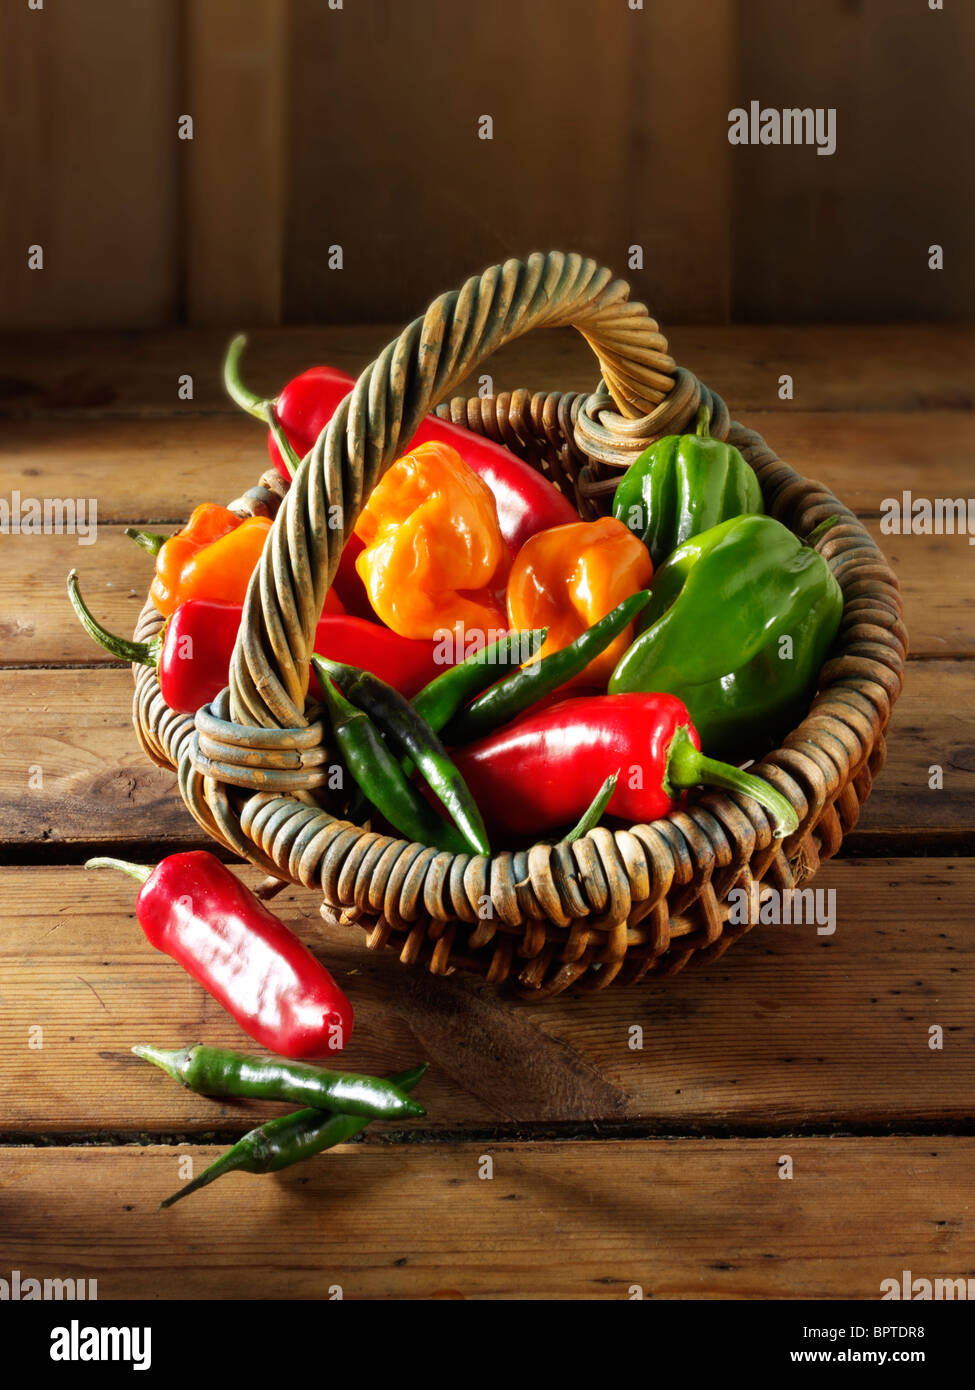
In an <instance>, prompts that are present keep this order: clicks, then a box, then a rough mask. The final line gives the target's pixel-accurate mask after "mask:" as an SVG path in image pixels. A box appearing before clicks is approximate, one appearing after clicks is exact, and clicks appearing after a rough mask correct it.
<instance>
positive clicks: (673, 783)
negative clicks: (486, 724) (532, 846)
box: [452, 694, 798, 839]
mask: <svg viewBox="0 0 975 1390" xmlns="http://www.w3.org/2000/svg"><path fill="white" fill-rule="evenodd" d="M700 747H701V741H700V739H699V737H698V734H697V730H696V729H695V728H694V725H693V724H692V723H691V719H690V715H689V714H688V713H687V709H686V707H685V706H684V705H683V704H682V703H681V701H680V700H678V699H677V698H676V697H675V696H673V695H660V694H632V695H631V694H628V695H589V696H584V697H582V698H581V699H575V700H563V701H562V702H561V703H560V704H556V705H552V706H550V707H549V708H548V709H543V710H541V711H538V712H536V713H534V714H529V715H526V716H524V717H523V718H520V719H517V720H515V721H514V722H513V723H511V724H508V725H507V726H505V727H504V728H502V729H499V730H497V731H496V732H495V733H492V734H489V735H487V737H485V738H482V739H480V740H478V741H477V742H476V743H472V744H470V745H469V746H468V747H467V748H463V749H461V750H459V751H457V752H454V753H453V754H452V756H453V759H454V762H455V763H456V765H457V767H458V768H459V769H460V773H461V776H462V777H463V778H464V781H465V782H466V783H467V785H468V787H469V788H470V790H471V791H472V792H473V794H474V799H475V800H476V802H477V804H478V806H479V807H480V809H481V811H482V813H483V815H484V819H485V821H486V822H487V825H488V828H489V829H492V830H493V831H494V832H496V833H497V835H498V838H499V839H503V836H504V835H505V834H507V835H508V836H509V837H510V836H520V835H533V836H536V837H537V836H538V835H539V834H544V833H545V832H546V831H549V830H554V829H557V828H558V827H559V826H563V825H568V824H571V822H572V821H574V820H575V819H577V817H578V816H580V815H581V814H582V812H583V811H584V810H585V809H586V807H587V806H588V805H589V803H590V801H591V800H592V797H593V794H594V793H595V792H596V791H597V789H598V788H599V787H600V786H601V785H602V784H603V782H604V781H605V780H606V778H607V777H610V776H612V774H613V773H617V772H618V773H619V779H618V781H617V784H616V790H615V791H614V793H613V796H612V799H611V801H610V802H609V805H608V807H607V811H608V814H610V815H613V816H619V817H621V818H622V819H624V820H626V821H630V822H642V821H653V820H656V819H657V818H658V817H660V816H666V815H668V814H669V812H671V811H673V810H676V809H677V807H678V806H679V805H680V803H681V801H682V800H683V791H684V789H685V788H688V787H694V786H700V785H702V784H703V785H710V786H718V787H723V788H725V789H726V790H730V791H738V792H743V793H745V795H747V796H751V797H753V798H754V799H755V800H756V801H758V802H760V803H761V805H763V806H764V807H765V808H766V810H767V811H768V812H769V814H770V817H771V819H772V820H773V822H774V825H775V833H776V835H778V836H782V835H787V834H791V833H792V832H793V831H794V830H795V829H796V826H797V824H798V821H797V817H796V814H795V811H794V810H793V808H792V806H791V805H790V804H789V802H788V801H787V800H786V799H785V797H783V796H782V795H781V793H779V792H777V791H776V790H775V789H774V787H771V786H770V785H769V784H768V782H765V781H763V780H762V779H761V778H759V777H756V776H754V775H753V774H751V773H748V772H743V771H742V770H741V768H737V767H732V766H731V765H730V764H728V763H719V762H716V761H715V760H714V759H713V758H707V757H705V756H704V754H702V753H701V751H700Z"/></svg>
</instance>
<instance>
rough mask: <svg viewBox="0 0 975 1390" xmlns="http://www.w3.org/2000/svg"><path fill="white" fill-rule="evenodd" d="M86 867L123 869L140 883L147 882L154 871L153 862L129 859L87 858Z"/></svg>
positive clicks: (123, 871) (124, 872)
mask: <svg viewBox="0 0 975 1390" xmlns="http://www.w3.org/2000/svg"><path fill="white" fill-rule="evenodd" d="M85 868H86V869H121V871H122V873H123V874H128V875H129V877H130V878H134V879H138V881H139V883H145V881H146V879H147V878H148V877H149V875H150V874H151V873H152V871H153V870H152V865H151V864H130V863H129V861H128V860H127V859H106V858H98V859H87V860H86V861H85Z"/></svg>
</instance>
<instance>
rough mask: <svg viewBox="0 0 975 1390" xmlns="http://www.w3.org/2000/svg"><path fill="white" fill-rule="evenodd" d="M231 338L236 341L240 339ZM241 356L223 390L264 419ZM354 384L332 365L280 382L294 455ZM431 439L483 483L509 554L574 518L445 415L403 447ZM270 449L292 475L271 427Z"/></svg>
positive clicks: (280, 415) (523, 468) (519, 466)
mask: <svg viewBox="0 0 975 1390" xmlns="http://www.w3.org/2000/svg"><path fill="white" fill-rule="evenodd" d="M234 341H235V343H236V342H237V341H238V340H236V339H235V340H234ZM242 345H243V344H242V343H241V344H240V346H242ZM231 346H232V347H233V346H234V345H233V344H232V345H231ZM239 358H240V352H239V349H238V350H237V352H236V355H235V357H234V360H233V362H232V363H231V364H230V374H229V376H228V366H227V363H225V365H224V380H225V381H226V382H227V389H228V390H229V391H230V393H231V395H232V396H233V398H234V399H235V400H236V401H237V403H238V404H239V405H243V408H244V409H245V410H248V411H249V413H250V414H252V415H256V416H257V418H258V419H261V420H267V419H268V418H269V417H268V414H267V411H266V407H267V406H274V405H275V403H274V402H270V401H262V400H261V399H260V397H258V396H255V395H254V393H253V392H251V391H248V390H247V388H246V387H245V386H244V385H243V383H242V382H241V380H240V374H239ZM229 360H230V359H229V353H228V362H229ZM354 385H355V380H354V378H353V377H351V376H346V374H345V373H344V372H339V371H336V369H335V368H334V367H311V368H309V370H308V371H306V372H302V373H301V375H300V376H297V377H295V378H294V380H293V381H289V382H288V384H287V386H285V387H284V389H283V390H282V392H281V394H280V395H279V396H278V398H277V402H276V409H275V412H274V414H275V418H276V420H277V421H278V422H279V423H280V427H281V428H282V429H283V431H284V433H285V435H286V436H287V438H288V441H289V442H290V445H291V446H292V447H293V450H294V453H295V454H296V456H297V457H299V458H303V457H304V456H305V454H307V453H308V452H309V450H310V449H311V448H312V447H313V445H314V443H315V440H316V439H317V438H318V436H319V435H320V434H321V432H322V430H323V429H324V428H325V426H326V425H327V424H328V422H329V420H331V418H332V416H333V415H334V413H335V410H336V407H337V406H338V405H339V403H340V402H341V401H342V400H343V399H344V398H345V396H347V395H348V393H349V392H350V391H351V390H352V387H353V386H354ZM431 441H437V442H440V443H444V444H450V445H452V446H453V448H455V449H456V450H457V452H458V453H459V454H460V456H461V458H462V459H463V460H464V462H465V463H466V464H467V465H468V467H470V468H473V470H474V472H475V473H477V474H478V475H479V476H480V477H481V478H483V479H484V481H485V482H486V483H487V485H488V487H489V488H490V489H491V491H492V492H493V494H494V498H495V502H496V504H497V509H498V523H499V525H500V527H501V534H502V536H503V537H504V539H505V540H506V541H507V543H508V546H509V548H510V550H511V552H512V554H517V553H518V551H519V550H520V549H521V547H522V546H523V545H524V543H525V541H526V540H527V539H528V537H529V536H533V535H534V534H535V532H536V531H545V530H547V529H548V528H549V527H551V526H562V525H565V524H566V523H567V522H570V521H578V519H579V518H578V513H577V512H576V510H575V508H574V507H573V506H572V504H571V502H570V501H569V500H568V498H567V497H565V496H564V495H563V494H562V493H561V492H559V490H558V488H556V487H555V486H554V485H553V484H552V483H550V482H549V480H548V479H547V478H546V477H544V476H543V475H542V474H541V473H539V472H538V471H537V470H536V469H534V468H532V466H531V465H530V464H528V463H525V462H524V460H523V459H520V458H518V457H517V455H516V454H513V453H511V451H510V450H508V449H505V448H504V447H503V446H502V445H500V444H495V443H494V441H493V440H490V439H485V438H484V437H483V436H481V435H478V434H475V433H474V432H473V431H471V430H465V429H462V428H461V427H460V426H459V425H452V424H451V423H450V422H449V421H447V420H439V419H438V418H437V417H436V416H435V415H428V416H427V417H426V418H425V419H424V420H423V421H422V422H421V424H420V427H419V429H418V430H417V432H416V434H415V435H414V436H413V438H412V439H411V440H410V441H409V443H408V444H407V445H406V447H405V448H404V450H403V452H404V454H409V453H412V452H413V450H414V449H416V448H418V446H419V445H421V444H427V443H429V442H431ZM268 453H269V454H270V456H271V462H272V463H273V464H274V466H275V467H276V468H277V469H278V471H279V472H280V473H282V474H283V475H284V477H286V478H290V477H291V474H292V472H293V468H289V466H288V463H287V462H286V461H285V460H284V459H283V458H282V455H281V451H280V449H279V447H278V445H277V443H276V442H275V437H274V433H273V431H272V433H271V434H269V435H268ZM344 598H345V594H344V592H343V599H344ZM346 607H349V608H350V611H358V610H356V609H353V608H352V607H351V605H350V604H348V603H347V604H346Z"/></svg>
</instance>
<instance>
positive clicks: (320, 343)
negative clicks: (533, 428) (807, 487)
mask: <svg viewBox="0 0 975 1390" xmlns="http://www.w3.org/2000/svg"><path fill="white" fill-rule="evenodd" d="M465 268H466V271H467V272H470V271H471V270H476V269H477V268H478V267H477V266H476V265H472V264H471V262H470V261H468V262H466V266H465ZM617 268H618V269H619V267H617ZM443 288H444V286H443V285H440V284H438V285H437V286H436V287H435V289H436V291H438V292H439V291H440V290H442V289H443ZM425 307H426V300H425V299H424V298H423V296H422V294H421V293H420V292H418V291H414V298H413V299H412V300H411V302H410V305H409V307H408V309H407V310H406V311H405V313H404V318H411V317H415V316H416V315H417V314H419V313H421V312H422V311H423V309H424V308H425ZM649 307H650V310H651V313H652V312H654V310H655V307H656V306H655V305H654V303H653V301H652V299H651V300H650V304H649ZM242 325H243V320H238V322H237V325H235V326H242ZM401 327H402V324H401V323H399V322H388V321H387V322H385V323H376V324H362V323H352V324H338V325H336V324H332V325H324V324H322V325H316V326H314V327H306V328H301V327H289V328H284V329H276V330H269V329H259V328H257V329H254V331H253V332H252V333H251V334H250V345H249V347H248V350H247V356H246V358H245V364H244V365H245V375H246V377H247V380H248V381H249V382H250V383H251V385H252V386H253V387H254V389H255V390H258V391H267V392H268V393H269V394H273V393H274V392H276V391H279V390H280V389H281V387H282V386H283V385H284V383H285V382H286V381H288V380H289V379H290V378H291V377H293V376H295V375H297V373H298V372H300V371H303V370H304V368H305V367H308V366H311V365H312V364H313V363H316V362H328V363H331V364H332V365H333V366H336V367H341V368H342V369H343V370H344V371H347V372H350V373H352V374H353V375H354V374H356V373H357V372H359V371H361V369H362V368H363V367H364V366H366V364H367V363H368V362H370V361H371V360H372V359H373V358H374V357H375V356H376V355H377V354H378V353H379V352H381V351H382V349H383V348H384V347H385V346H386V344H387V343H388V342H390V341H391V340H392V339H393V338H394V337H395V336H396V335H397V333H398V332H399V330H400V328H401ZM662 327H663V331H664V332H665V333H666V334H667V336H668V339H669V341H670V345H671V349H672V351H673V354H674V356H675V357H676V359H677V361H678V362H681V363H683V365H684V366H686V367H689V368H690V370H691V371H693V372H696V373H697V375H698V376H699V377H700V378H701V379H702V380H703V381H705V382H707V384H708V385H709V386H711V387H713V388H714V390H716V391H718V392H719V393H720V394H721V395H722V396H724V398H725V400H726V401H727V402H728V403H729V406H730V407H731V411H732V414H733V415H734V416H735V417H736V418H741V417H742V415H743V414H744V413H746V412H748V411H765V410H769V411H775V412H777V413H778V414H782V415H788V414H792V413H795V412H806V411H831V410H842V411H855V412H863V413H869V414H871V415H874V416H875V415H876V413H877V412H884V411H892V410H894V411H896V410H905V411H915V410H926V411H927V410H965V411H970V410H971V409H972V407H973V404H975V329H972V328H970V327H968V326H965V325H960V324H889V325H870V324H867V325H847V324H835V325H817V324H803V325H801V326H795V325H755V324H739V325H725V324H708V325H707V326H701V325H687V324H672V323H667V322H666V321H664V322H663V323H662ZM228 339H229V329H220V330H215V329H209V330H206V329H196V330H194V331H192V332H190V331H187V330H185V329H169V330H162V329H160V330H158V331H154V332H153V333H148V334H137V333H124V334H122V333H111V332H104V331H103V332H99V333H57V334H52V333H43V332H27V331H24V332H6V333H3V334H0V414H2V415H5V416H16V415H27V416H36V415H44V414H54V415H57V416H64V415H65V414H66V413H68V414H70V415H74V414H79V415H84V414H89V415H91V414H94V415H101V414H112V415H114V414H123V415H124V414H164V415H174V414H184V413H192V414H197V413H199V412H200V411H206V412H211V411H218V412H221V413H224V414H236V408H235V407H234V406H233V404H232V403H231V401H230V400H229V399H228V397H227V396H226V394H225V393H224V390H223V387H222V385H221V380H220V363H221V361H222V358H223V353H224V350H225V349H226V346H227V342H228ZM487 370H488V371H489V372H490V373H491V374H492V376H493V378H494V381H495V385H496V387H497V389H498V390H511V389H513V388H515V387H518V386H525V387H528V388H529V389H531V390H547V391H554V390H558V391H591V390H592V389H593V387H594V386H595V384H596V383H595V377H594V358H593V355H592V353H591V351H590V350H589V348H588V347H587V346H586V344H585V343H584V342H583V341H582V339H581V338H580V337H579V335H578V334H577V333H575V332H573V331H572V330H570V329H553V330H550V331H547V332H545V333H537V334H535V335H534V336H532V337H529V338H524V339H519V340H518V341H517V342H514V343H510V344H509V345H508V346H507V347H505V348H503V349H502V351H501V352H499V353H497V354H496V355H495V356H494V357H493V358H491V359H490V363H489V365H488V367H487ZM184 373H189V374H190V375H191V376H192V377H193V384H194V395H193V400H192V401H191V402H181V401H180V400H179V399H178V398H177V389H178V378H179V377H180V376H181V375H182V374H184ZM783 373H788V374H789V375H791V376H792V378H793V382H794V391H795V396H794V399H793V400H792V401H782V400H780V399H779V396H778V390H779V377H780V376H781V375H782V374H783ZM464 389H465V390H469V391H471V392H474V391H476V390H477V384H476V381H474V382H471V383H469V384H468V386H467V387H465V388H464ZM756 427H757V428H761V426H756ZM916 428H917V431H918V434H919V436H920V437H921V438H923V425H921V424H917V425H916ZM772 442H773V443H775V440H774V439H773V440H772ZM881 457H882V456H881Z"/></svg>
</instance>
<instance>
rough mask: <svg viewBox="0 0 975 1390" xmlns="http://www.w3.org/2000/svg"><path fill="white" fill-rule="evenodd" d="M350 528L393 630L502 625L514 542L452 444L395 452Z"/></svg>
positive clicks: (365, 575)
mask: <svg viewBox="0 0 975 1390" xmlns="http://www.w3.org/2000/svg"><path fill="white" fill-rule="evenodd" d="M620 524H621V525H622V523H620ZM623 529H624V530H625V529H626V528H625V527H624V528H623ZM355 533H356V535H357V536H358V537H359V539H360V540H361V541H363V542H364V545H365V549H364V550H362V552H361V553H360V554H359V556H358V557H357V559H356V562H355V566H356V570H357V571H358V573H359V576H360V578H361V579H362V582H363V583H364V584H365V587H366V592H367V593H368V595H369V601H370V603H371V604H372V606H373V608H374V609H375V612H376V614H377V616H378V617H379V618H380V619H381V620H382V622H384V623H385V624H386V626H387V627H389V628H392V630H393V632H397V633H399V635H400V636H401V637H411V638H414V639H416V638H430V637H433V636H434V635H435V634H438V633H443V632H444V631H445V630H450V631H455V632H456V631H457V629H458V628H460V629H462V630H463V631H464V632H466V633H468V634H479V633H481V632H483V633H485V634H486V633H488V632H495V633H496V632H499V631H501V632H506V631H507V630H508V621H507V618H506V617H505V613H504V609H503V607H502V606H501V602H500V600H499V598H498V597H497V595H496V593H495V592H494V591H495V590H499V589H501V588H502V587H503V585H504V581H505V578H506V576H507V570H508V565H509V563H510V552H509V551H508V547H507V545H506V544H505V542H504V540H503V538H502V536H501V530H500V527H499V526H498V511H497V506H496V504H495V501H494V496H493V494H492V492H491V490H490V488H489V487H488V485H487V484H486V483H485V482H482V480H481V479H480V478H479V477H478V475H477V474H476V473H475V472H474V470H473V469H472V468H469V467H468V466H467V464H466V463H465V462H464V460H463V459H462V458H461V456H460V454H458V452H457V450H456V449H454V448H452V447H451V445H449V444H444V443H441V442H440V441H436V440H431V441H430V442H429V443H427V444H421V445H419V446H418V447H417V448H416V449H414V450H413V451H412V453H409V454H406V455H404V457H403V458H401V459H398V460H397V461H396V462H395V463H394V464H393V465H392V467H391V468H390V469H389V470H388V471H387V472H386V473H385V475H384V476H383V477H382V478H381V479H380V481H379V483H378V484H377V486H376V487H375V489H374V490H373V493H372V495H371V497H370V498H369V500H368V502H367V503H366V505H365V507H364V508H363V510H362V512H361V514H360V516H359V519H358V521H357V522H356V524H355ZM628 534H629V533H628ZM641 549H642V547H641ZM487 640H489V639H488V638H487V637H486V636H485V641H487Z"/></svg>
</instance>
